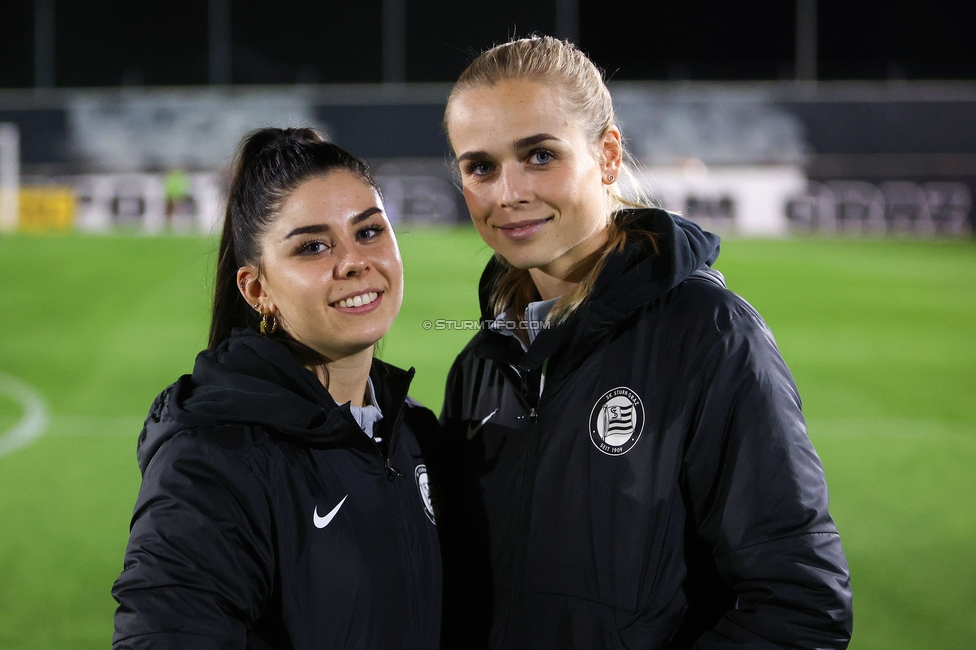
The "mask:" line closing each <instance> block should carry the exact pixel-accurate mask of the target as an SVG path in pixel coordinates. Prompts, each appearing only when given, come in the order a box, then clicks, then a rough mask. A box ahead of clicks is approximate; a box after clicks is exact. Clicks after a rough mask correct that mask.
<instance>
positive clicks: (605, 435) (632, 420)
mask: <svg viewBox="0 0 976 650" xmlns="http://www.w3.org/2000/svg"><path fill="white" fill-rule="evenodd" d="M643 431H644V404H643V403H642V402H641V399H640V397H638V396H637V393H635V392H634V391H632V390H630V389H629V388H627V387H625V386H621V387H619V388H614V389H613V390H608V391H607V392H606V393H604V394H603V396H602V397H601V398H600V399H598V400H597V401H596V404H594V405H593V410H592V411H590V440H592V441H593V444H594V445H595V446H596V448H597V449H599V450H600V451H602V452H603V453H605V454H607V455H608V456H620V455H621V454H626V453H627V452H628V451H630V450H631V449H633V448H634V445H636V444H637V440H638V439H639V438H640V435H641V433H642V432H643Z"/></svg>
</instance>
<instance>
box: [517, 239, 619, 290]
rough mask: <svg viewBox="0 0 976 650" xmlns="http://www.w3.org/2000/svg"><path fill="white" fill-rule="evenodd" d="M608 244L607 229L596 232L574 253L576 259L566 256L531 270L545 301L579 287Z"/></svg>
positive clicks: (534, 281) (536, 285) (530, 272)
mask: <svg viewBox="0 0 976 650" xmlns="http://www.w3.org/2000/svg"><path fill="white" fill-rule="evenodd" d="M606 244H607V231H606V229H603V230H600V231H598V232H596V233H595V234H594V235H593V236H592V237H590V238H589V239H587V240H586V241H584V242H582V243H581V244H579V245H578V246H577V247H576V249H574V251H573V252H575V253H576V255H575V256H573V257H575V259H572V258H570V256H568V255H564V256H563V257H562V258H560V259H558V260H555V261H553V262H552V263H551V264H548V265H546V266H539V267H535V268H531V269H529V276H530V277H531V278H532V282H533V283H534V284H535V288H536V290H538V292H539V296H540V297H541V298H542V299H543V300H552V299H553V298H561V297H562V296H565V295H566V294H567V293H569V292H570V291H572V290H573V289H575V288H576V287H578V286H579V284H580V282H582V281H583V278H585V277H586V274H587V273H589V272H590V271H591V270H592V269H593V267H594V266H595V265H596V263H597V262H598V261H599V260H600V256H601V255H602V254H603V249H604V247H605V246H606Z"/></svg>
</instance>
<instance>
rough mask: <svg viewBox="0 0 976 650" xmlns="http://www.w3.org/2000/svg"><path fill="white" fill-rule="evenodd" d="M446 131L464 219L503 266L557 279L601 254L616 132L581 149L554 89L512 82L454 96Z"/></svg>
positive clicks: (615, 164) (615, 166)
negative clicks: (465, 211) (505, 263)
mask: <svg viewBox="0 0 976 650" xmlns="http://www.w3.org/2000/svg"><path fill="white" fill-rule="evenodd" d="M447 127H448V134H449V137H450V140H451V144H452V146H453V148H454V152H455V154H456V156H457V159H458V164H459V166H460V173H461V183H462V187H463V190H464V198H465V201H466V202H467V205H468V210H469V211H470V213H471V219H472V221H473V222H474V225H475V227H476V228H477V229H478V232H479V233H480V234H481V237H482V239H484V240H485V243H487V244H488V245H489V246H491V248H492V249H493V250H494V251H495V252H496V253H498V254H500V255H501V256H502V257H504V258H505V259H506V260H507V261H508V262H509V263H510V264H512V265H513V266H516V267H518V268H523V269H534V268H535V269H540V270H541V271H543V272H544V273H546V274H547V275H550V276H553V277H558V278H564V277H566V276H567V275H568V274H569V273H570V272H571V271H572V270H573V269H574V268H575V267H576V265H577V264H579V263H580V262H581V261H582V260H584V259H585V258H587V257H588V256H589V255H590V254H591V253H593V252H595V251H596V250H598V249H599V248H600V246H602V244H603V243H604V241H605V238H606V227H607V222H608V218H609V214H608V208H607V203H606V193H605V191H604V184H605V183H607V182H610V181H608V179H607V176H608V174H617V173H619V165H620V151H621V148H620V133H619V131H618V130H617V129H616V127H610V128H609V129H608V130H607V132H606V134H604V136H602V137H601V138H600V140H599V141H598V142H590V141H588V139H587V137H586V135H585V133H584V131H583V129H582V128H581V125H580V124H579V123H578V120H576V119H575V118H574V116H573V115H572V113H571V112H570V111H569V109H568V107H567V106H566V102H565V100H564V98H563V97H562V94H561V93H560V90H559V88H558V86H555V85H549V84H544V83H539V82H535V81H528V80H520V79H515V80H508V81H502V82H499V83H497V84H495V85H492V86H487V87H476V88H470V89H467V90H464V91H462V92H461V93H459V94H458V95H457V96H456V97H455V98H454V99H453V100H452V101H451V106H450V109H449V112H448V116H447Z"/></svg>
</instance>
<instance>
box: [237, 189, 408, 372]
mask: <svg viewBox="0 0 976 650" xmlns="http://www.w3.org/2000/svg"><path fill="white" fill-rule="evenodd" d="M261 251H262V252H261V269H260V274H258V273H257V269H253V268H251V267H244V268H242V269H241V271H239V272H238V283H243V285H244V286H245V287H246V295H247V290H250V291H257V292H260V296H259V298H258V302H259V303H260V307H261V310H262V311H263V312H269V311H270V312H272V313H275V315H276V316H277V317H278V319H279V321H280V323H281V326H282V327H284V329H285V330H287V331H288V333H289V334H291V336H292V337H294V338H295V339H297V340H298V341H300V342H301V343H304V344H305V345H307V346H308V347H310V348H312V349H313V350H315V351H316V352H318V353H319V354H321V355H322V356H323V357H325V358H326V359H327V360H336V359H339V358H342V357H345V356H349V355H351V354H355V353H357V352H361V351H362V350H364V349H366V348H368V347H370V346H371V345H373V344H374V343H376V342H377V341H378V340H380V339H381V338H382V337H383V336H384V335H386V333H387V332H388V331H389V329H390V327H391V326H392V325H393V321H394V320H395V319H396V316H397V314H398V313H399V311H400V303H401V301H402V299H403V263H402V261H401V259H400V251H399V249H398V248H397V242H396V238H395V237H394V235H393V229H392V228H391V227H390V222H389V221H388V220H387V218H386V214H385V213H384V211H383V203H382V201H381V200H380V197H379V195H378V194H377V193H376V191H375V190H373V188H372V187H370V186H369V184H368V183H366V182H365V181H364V180H362V179H361V178H359V177H358V176H357V175H355V174H353V173H351V172H348V171H345V170H339V171H333V172H330V173H328V174H326V175H324V176H316V177H313V178H310V179H308V180H306V181H304V182H302V183H301V184H300V185H299V186H298V187H297V188H296V189H295V190H294V191H293V192H292V193H291V194H290V195H289V196H288V198H287V199H285V201H284V202H283V203H282V205H281V207H280V209H279V210H278V212H277V215H276V218H275V220H274V221H273V222H272V224H271V226H270V227H269V228H268V230H267V232H266V233H265V234H264V236H263V238H262V247H261ZM254 282H257V283H259V286H258V285H254V286H251V285H250V284H249V283H254Z"/></svg>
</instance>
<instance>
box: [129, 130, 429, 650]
mask: <svg viewBox="0 0 976 650" xmlns="http://www.w3.org/2000/svg"><path fill="white" fill-rule="evenodd" d="M402 295H403V268H402V263H401V260H400V253H399V250H398V248H397V242H396V238H395V237H394V234H393V230H392V229H391V227H390V223H389V221H388V220H387V218H386V215H385V213H384V209H383V202H382V200H381V198H380V193H379V189H378V187H377V185H376V183H375V182H374V181H373V179H372V178H371V177H370V175H369V173H368V171H367V169H366V166H365V165H364V164H363V163H362V162H361V161H359V160H357V159H356V158H354V157H352V156H351V155H350V154H348V153H346V152H345V151H343V150H342V149H339V148H338V147H336V146H335V145H332V144H329V143H327V142H325V141H324V140H323V139H322V137H321V135H320V134H318V133H317V132H315V131H313V130H311V129H288V130H280V129H262V130H260V131H256V132H254V133H252V134H251V135H249V136H248V137H247V138H246V139H245V140H244V141H243V143H242V144H241V147H240V152H239V155H238V158H237V163H236V168H235V172H234V178H233V181H232V185H231V189H230V197H229V199H228V205H227V212H226V217H225V222H224V229H223V235H222V237H221V242H220V255H219V260H218V265H217V275H216V282H215V288H214V303H213V318H212V321H211V328H210V343H209V347H208V349H207V350H206V351H204V352H201V353H200V355H199V356H198V357H197V360H196V365H195V367H194V369H193V374H192V375H185V376H183V377H182V378H181V379H180V380H179V381H177V382H176V383H175V384H173V385H172V386H170V387H169V388H167V389H166V390H165V391H163V393H162V394H161V395H160V396H159V397H158V398H157V399H156V401H155V402H154V403H153V405H152V408H151V409H150V412H149V416H148V418H147V420H146V425H145V428H144V430H143V432H142V434H141V435H140V437H139V445H138V459H139V468H140V469H141V470H142V473H143V481H142V487H141V489H140V491H139V497H138V500H137V501H136V506H135V513H134V515H133V519H132V526H131V533H130V537H129V545H128V548H127V549H126V553H125V569H124V571H123V572H122V574H121V575H120V576H119V578H118V580H117V581H116V583H115V587H114V589H113V591H112V593H113V595H114V596H115V598H116V600H118V602H119V607H118V610H117V612H116V615H115V635H114V647H115V648H116V649H123V648H181V649H189V648H242V649H243V648H245V647H247V648H289V649H292V648H294V649H300V648H307V649H311V648H322V647H369V648H436V647H438V635H439V630H440V598H441V569H440V566H441V565H440V555H439V550H438V542H437V537H436V532H435V531H436V528H435V525H434V504H435V501H436V495H432V494H431V491H430V490H431V487H430V485H429V484H428V477H427V473H426V466H425V464H424V461H423V459H422V457H421V453H420V442H419V441H420V439H422V438H424V437H425V436H429V435H431V434H432V433H433V431H434V430H436V428H437V426H438V425H437V421H436V419H435V418H434V416H433V414H432V413H431V412H430V411H428V410H427V409H425V408H423V407H421V406H420V405H419V404H417V403H416V402H413V401H412V400H410V399H409V398H408V397H407V388H408V386H409V385H410V381H411V378H412V377H413V371H412V370H411V371H410V372H405V371H403V370H399V369H397V368H394V367H392V366H390V365H388V364H385V363H383V362H382V361H379V360H377V359H374V358H373V346H374V344H375V343H376V342H377V341H378V340H379V339H380V338H381V337H383V336H384V335H385V334H386V333H387V331H388V330H389V329H390V326H391V325H392V324H393V321H394V319H395V318H396V316H397V313H398V312H399V309H400V303H401V299H402Z"/></svg>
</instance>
